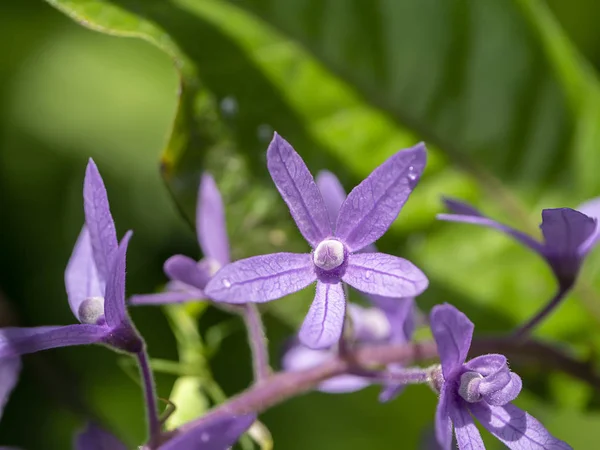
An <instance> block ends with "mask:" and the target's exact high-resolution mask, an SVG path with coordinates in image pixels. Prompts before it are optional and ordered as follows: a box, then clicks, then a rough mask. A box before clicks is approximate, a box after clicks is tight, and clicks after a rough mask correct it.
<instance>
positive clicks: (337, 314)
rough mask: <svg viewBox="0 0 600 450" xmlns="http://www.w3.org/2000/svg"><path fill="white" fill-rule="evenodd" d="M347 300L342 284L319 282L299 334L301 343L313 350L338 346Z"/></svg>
mask: <svg viewBox="0 0 600 450" xmlns="http://www.w3.org/2000/svg"><path fill="white" fill-rule="evenodd" d="M345 313H346V298H345V296H344V287H343V285H342V283H333V284H332V283H323V282H321V281H318V282H317V293H316V295H315V299H314V300H313V302H312V304H311V305H310V309H309V310H308V314H307V315H306V317H305V318H304V322H303V323H302V326H301V327H300V332H299V334H298V336H299V338H300V342H302V343H303V344H304V345H306V346H307V347H310V348H313V349H319V348H327V347H331V346H332V345H334V344H336V343H337V342H338V341H339V339H340V336H341V335H342V328H343V326H344V316H345Z"/></svg>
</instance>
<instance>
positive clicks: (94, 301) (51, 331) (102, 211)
mask: <svg viewBox="0 0 600 450" xmlns="http://www.w3.org/2000/svg"><path fill="white" fill-rule="evenodd" d="M83 197H84V209H85V225H84V227H83V229H82V231H81V234H80V235H79V238H78V239H77V242H76V244H75V248H74V249H73V254H72V255H71V259H70V260H69V263H68V265H67V269H66V271H65V285H66V290H67V296H68V299H69V305H70V307H71V310H72V311H73V314H74V315H75V317H76V318H77V319H78V320H79V322H80V323H79V324H76V325H66V326H49V327H35V328H14V327H13V328H2V329H0V358H1V359H4V358H12V357H15V356H17V355H22V354H25V353H33V352H38V351H40V350H46V349H49V348H55V347H67V346H71V345H85V344H100V343H102V344H106V345H109V346H111V347H113V348H115V349H117V350H120V351H124V352H128V353H139V352H140V351H141V350H142V348H143V341H142V340H141V338H140V337H139V335H138V333H137V331H136V329H135V327H134V326H133V324H132V323H131V320H130V319H129V316H128V314H127V310H126V309H125V257H126V252H127V244H128V243H129V239H130V237H131V232H130V231H129V232H127V233H126V234H125V237H124V238H123V240H122V241H121V243H120V244H118V242H117V235H116V232H115V224H114V222H113V219H112V216H111V213H110V209H109V205H108V198H107V195H106V189H105V187H104V183H103V181H102V178H101V177H100V173H99V172H98V168H97V167H96V165H95V164H94V162H93V161H92V160H91V159H90V161H89V163H88V166H87V170H86V175H85V182H84V188H83Z"/></svg>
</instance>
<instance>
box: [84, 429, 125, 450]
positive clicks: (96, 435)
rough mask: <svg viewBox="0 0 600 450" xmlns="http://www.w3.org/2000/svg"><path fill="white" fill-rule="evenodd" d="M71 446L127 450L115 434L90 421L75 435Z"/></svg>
mask: <svg viewBox="0 0 600 450" xmlns="http://www.w3.org/2000/svg"><path fill="white" fill-rule="evenodd" d="M73 448H74V449H75V450H127V446H126V445H125V444H123V443H122V442H121V441H120V440H119V439H118V438H117V437H116V436H114V435H112V434H110V433H109V432H108V431H105V430H103V429H102V428H100V427H99V426H98V425H96V424H95V423H92V422H89V423H88V424H87V425H86V427H85V428H84V429H83V430H82V431H81V432H79V433H77V434H76V435H75V438H74V440H73Z"/></svg>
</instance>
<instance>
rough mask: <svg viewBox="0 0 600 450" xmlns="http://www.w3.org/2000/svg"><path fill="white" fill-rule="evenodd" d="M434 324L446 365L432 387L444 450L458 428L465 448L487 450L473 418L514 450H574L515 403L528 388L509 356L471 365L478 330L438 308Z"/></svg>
mask: <svg viewBox="0 0 600 450" xmlns="http://www.w3.org/2000/svg"><path fill="white" fill-rule="evenodd" d="M430 324H431V331H432V333H433V337H434V339H435V342H436V344H437V348H438V353H439V355H440V361H441V367H434V368H433V369H431V384H432V387H433V388H434V389H435V390H436V391H437V392H439V394H440V397H439V401H438V406H437V409H436V416H435V428H436V437H437V441H438V443H439V444H440V446H441V448H442V449H443V450H449V449H450V447H451V443H452V427H453V426H454V434H455V436H456V441H457V443H458V448H459V449H463V450H466V449H469V450H474V449H485V447H484V445H483V441H482V439H481V436H480V434H479V431H478V430H477V428H476V426H475V423H474V422H473V418H472V417H471V415H473V416H474V417H475V418H476V419H477V420H479V422H480V423H481V424H482V425H483V426H484V427H485V428H486V429H487V430H488V431H489V432H490V433H492V434H493V435H494V436H495V437H496V438H497V439H499V440H500V441H501V442H502V443H504V444H505V445H506V446H507V447H508V448H511V449H514V450H521V449H524V448H527V449H530V450H551V449H552V450H566V449H571V447H570V446H569V445H568V444H566V443H564V442H563V441H560V440H559V439H556V438H555V437H554V436H552V435H551V434H550V433H549V432H548V431H547V430H546V429H545V428H544V427H543V426H542V425H541V424H540V423H539V422H538V421H537V420H536V419H534V418H533V417H531V416H530V415H529V414H527V413H526V412H525V411H522V410H520V409H519V408H517V407H516V406H514V405H512V404H511V403H510V402H511V401H513V400H514V399H515V398H516V397H517V395H518V394H519V392H520V391H521V387H522V383H521V379H520V378H519V376H518V375H516V374H515V373H513V372H511V371H510V370H509V368H508V363H507V361H506V358H505V357H504V356H502V355H483V356H478V357H477V358H473V359H472V360H470V361H467V362H465V361H466V358H467V354H468V352H469V348H470V346H471V338H472V336H473V329H474V326H473V323H472V322H471V321H470V320H469V319H468V318H467V317H466V316H465V315H464V314H463V313H461V312H460V311H459V310H457V309H456V308H455V307H453V306H451V305H448V304H444V305H438V306H435V307H434V308H433V309H432V311H431V316H430Z"/></svg>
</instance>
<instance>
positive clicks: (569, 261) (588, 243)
mask: <svg viewBox="0 0 600 450" xmlns="http://www.w3.org/2000/svg"><path fill="white" fill-rule="evenodd" d="M444 203H445V204H446V206H447V208H448V209H449V210H450V211H452V214H438V216H437V218H438V219H440V220H448V221H452V222H464V223H471V224H475V225H482V226H486V227H490V228H495V229H497V230H500V231H502V232H503V233H506V234H508V235H510V236H512V237H513V238H514V239H516V240H517V241H519V242H520V243H521V244H523V245H525V246H527V247H529V248H531V249H532V250H533V251H535V252H536V253H538V254H539V255H540V256H541V257H542V258H544V259H545V260H546V262H547V263H548V265H549V266H550V268H551V269H552V271H553V272H554V275H555V276H556V279H557V280H558V283H559V285H560V288H561V290H562V291H566V290H568V289H570V288H571V287H572V286H573V284H574V282H575V280H576V279H577V275H578V273H579V269H580V268H581V264H582V263H583V260H584V258H585V257H586V255H587V254H588V253H589V252H590V250H591V249H592V248H593V246H594V245H595V244H596V243H597V242H598V239H599V238H600V229H599V227H598V217H599V216H600V201H599V199H596V200H592V201H590V202H587V203H585V204H583V205H581V207H580V208H578V209H579V211H577V210H574V209H570V208H556V209H544V210H543V211H542V224H541V225H540V228H541V230H542V235H543V240H542V241H539V240H537V239H535V238H533V237H531V236H529V235H527V234H525V233H523V232H522V231H519V230H516V229H514V228H511V227H509V226H507V225H504V224H501V223H499V222H496V221H495V220H492V219H490V218H488V217H486V216H484V215H483V214H481V213H480V212H479V211H478V210H477V209H475V208H473V207H472V206H470V205H467V204H466V203H463V202H460V201H458V200H452V199H445V200H444Z"/></svg>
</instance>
